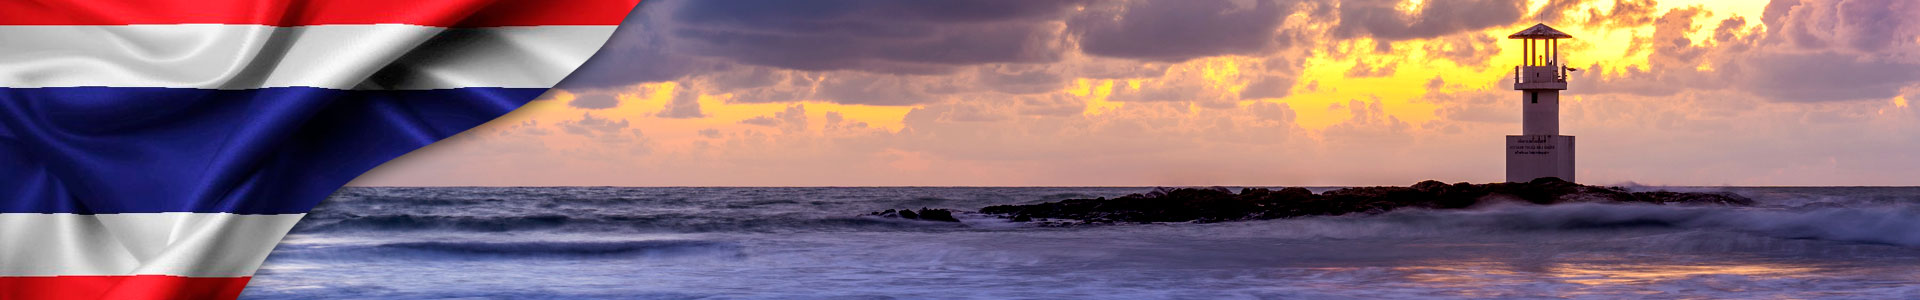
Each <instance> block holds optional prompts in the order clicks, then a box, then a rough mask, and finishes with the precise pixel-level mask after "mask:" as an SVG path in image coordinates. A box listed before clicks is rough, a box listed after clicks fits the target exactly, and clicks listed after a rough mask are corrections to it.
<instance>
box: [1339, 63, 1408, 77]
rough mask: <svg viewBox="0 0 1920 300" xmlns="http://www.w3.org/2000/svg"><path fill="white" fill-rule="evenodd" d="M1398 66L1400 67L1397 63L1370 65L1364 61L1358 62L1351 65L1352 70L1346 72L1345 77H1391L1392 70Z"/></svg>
mask: <svg viewBox="0 0 1920 300" xmlns="http://www.w3.org/2000/svg"><path fill="white" fill-rule="evenodd" d="M1399 65H1400V64H1399V63H1393V62H1383V63H1371V64H1370V63H1367V62H1364V61H1363V62H1358V63H1354V64H1353V69H1348V70H1347V77H1387V76H1393V72H1394V70H1395V69H1396V68H1398V67H1399Z"/></svg>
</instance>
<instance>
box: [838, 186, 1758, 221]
mask: <svg viewBox="0 0 1920 300" xmlns="http://www.w3.org/2000/svg"><path fill="white" fill-rule="evenodd" d="M1497 201H1521V202H1527V203H1534V204H1543V205H1546V204H1559V203H1572V202H1603V203H1649V204H1662V205H1665V204H1683V205H1735V206H1745V205H1752V204H1753V200H1751V199H1748V198H1746V197H1742V196H1740V195H1735V194H1732V193H1693V192H1668V191H1655V192H1631V191H1628V190H1626V189H1623V188H1617V187H1599V186H1588V185H1580V184H1576V183H1572V182H1566V181H1563V180H1560V179H1558V178H1542V179H1539V180H1534V181H1532V182H1527V183H1489V184H1469V183H1464V182H1462V183H1455V184H1446V183H1442V182H1439V181H1431V180H1429V181H1423V182H1420V183H1417V184H1414V185H1413V186H1409V187H1355V188H1343V189H1338V190H1332V191H1327V192H1324V193H1320V194H1314V193H1313V192H1311V191H1308V190H1307V189H1303V188H1297V187H1291V188H1283V189H1279V190H1272V189H1265V188H1246V189H1241V190H1240V192H1239V193H1234V192H1233V191H1230V190H1227V189H1225V188H1217V187H1216V188H1179V189H1167V188H1162V189H1157V190H1154V191H1153V192H1149V193H1145V194H1132V195H1127V196H1123V197H1119V198H1113V199H1107V198H1098V199H1070V200H1062V201H1059V202H1047V203H1040V204H1030V205H997V206H989V207H986V208H982V209H980V212H981V213H984V214H989V215H994V216H999V217H1002V218H1007V219H1011V220H1013V221H1018V222H1027V221H1034V220H1053V221H1049V222H1059V221H1067V223H1068V224H1071V223H1081V224H1092V223H1144V222H1190V221H1191V222H1223V221H1239V220H1261V219H1277V218H1289V217H1300V216H1332V215H1345V214H1354V213H1366V214H1373V213H1382V212H1387V211H1391V210H1395V209H1401V208H1426V209H1461V208H1467V207H1472V206H1475V205H1478V204H1482V203H1488V202H1497ZM925 211H927V210H926V209H922V212H923V213H921V215H923V216H922V217H921V218H924V215H925V213H924V212H925ZM941 211H943V212H944V210H941ZM888 212H892V210H889V211H888ZM881 213H885V212H881ZM881 213H875V214H881ZM901 214H902V215H904V213H901Z"/></svg>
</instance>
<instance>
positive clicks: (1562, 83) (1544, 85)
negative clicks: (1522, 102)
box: [1513, 65, 1567, 90]
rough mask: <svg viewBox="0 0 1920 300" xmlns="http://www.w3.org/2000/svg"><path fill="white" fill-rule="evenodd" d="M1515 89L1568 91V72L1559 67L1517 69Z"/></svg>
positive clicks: (1515, 69)
mask: <svg viewBox="0 0 1920 300" xmlns="http://www.w3.org/2000/svg"><path fill="white" fill-rule="evenodd" d="M1513 89H1516V90H1566V89H1567V70H1566V68H1563V67H1561V66H1559V65H1546V66H1520V67H1515V68H1514V70H1513Z"/></svg>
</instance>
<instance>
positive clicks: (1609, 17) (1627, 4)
mask: <svg viewBox="0 0 1920 300" xmlns="http://www.w3.org/2000/svg"><path fill="white" fill-rule="evenodd" d="M1659 7H1660V4H1659V3H1658V2H1655V1H1654V0H1618V1H1614V2H1613V8H1612V9H1609V10H1607V12H1605V13H1601V12H1600V11H1599V10H1595V9H1588V10H1587V24H1586V26H1593V27H1613V28H1620V27H1634V26H1641V25H1647V24H1649V23H1653V21H1654V19H1656V18H1658V17H1659V16H1660V12H1659Z"/></svg>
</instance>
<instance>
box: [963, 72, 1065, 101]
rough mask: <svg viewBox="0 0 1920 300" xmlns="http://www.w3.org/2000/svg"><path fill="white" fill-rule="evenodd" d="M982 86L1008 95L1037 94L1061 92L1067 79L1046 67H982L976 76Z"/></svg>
mask: <svg viewBox="0 0 1920 300" xmlns="http://www.w3.org/2000/svg"><path fill="white" fill-rule="evenodd" d="M975 75H976V76H978V77H977V78H978V80H979V81H980V84H981V85H984V86H986V87H987V88H990V89H993V90H994V91H998V92H1002V93H1008V94H1035V93H1045V92H1052V91H1055V90H1059V89H1060V88H1062V87H1065V86H1066V85H1067V78H1066V77H1065V76H1063V75H1062V74H1060V73H1059V72H1055V71H1053V70H1050V69H1049V68H1047V67H1045V66H1031V65H1002V66H994V67H981V68H979V69H978V72H977V73H976V74H975Z"/></svg>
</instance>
